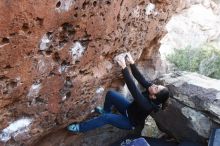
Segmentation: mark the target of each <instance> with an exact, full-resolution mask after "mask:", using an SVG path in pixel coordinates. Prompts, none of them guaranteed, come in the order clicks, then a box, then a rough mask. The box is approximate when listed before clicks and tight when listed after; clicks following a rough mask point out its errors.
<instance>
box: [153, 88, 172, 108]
mask: <svg viewBox="0 0 220 146" xmlns="http://www.w3.org/2000/svg"><path fill="white" fill-rule="evenodd" d="M155 96H156V99H155V101H154V103H156V104H157V105H159V104H162V110H165V109H166V107H167V106H168V99H169V96H170V92H169V90H168V88H167V87H165V88H163V89H162V90H161V91H160V92H158V93H157V94H156V95H155Z"/></svg>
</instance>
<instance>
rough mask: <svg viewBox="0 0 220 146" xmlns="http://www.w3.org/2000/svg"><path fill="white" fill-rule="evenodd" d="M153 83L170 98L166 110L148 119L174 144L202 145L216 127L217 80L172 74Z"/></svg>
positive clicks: (219, 106) (219, 111)
mask: <svg viewBox="0 0 220 146" xmlns="http://www.w3.org/2000/svg"><path fill="white" fill-rule="evenodd" d="M155 82H156V83H159V84H163V85H166V86H167V87H168V88H169V90H170V92H171V94H172V97H171V98H170V101H169V102H170V104H169V107H168V109H167V110H166V111H161V112H159V113H157V114H153V115H152V116H153V117H154V119H155V120H156V123H157V125H158V126H159V128H160V129H161V130H162V131H166V132H167V133H168V134H170V135H172V136H174V137H176V138H177V139H178V140H183V139H188V140H192V141H198V142H204V143H205V142H206V140H207V138H209V136H210V132H211V129H212V128H215V127H219V126H220V100H219V95H220V86H219V85H220V80H216V79H211V78H208V77H205V76H203V75H200V74H197V73H188V72H178V73H177V72H176V73H170V74H166V75H164V76H162V77H160V78H159V79H157V80H156V81H155Z"/></svg>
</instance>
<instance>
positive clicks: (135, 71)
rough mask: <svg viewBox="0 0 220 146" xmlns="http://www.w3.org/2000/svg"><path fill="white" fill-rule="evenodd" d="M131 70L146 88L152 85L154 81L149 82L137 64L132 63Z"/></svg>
mask: <svg viewBox="0 0 220 146" xmlns="http://www.w3.org/2000/svg"><path fill="white" fill-rule="evenodd" d="M130 67H131V72H132V74H133V76H134V77H135V79H136V80H137V81H138V82H139V83H140V84H141V85H142V86H143V87H145V88H148V87H150V86H151V85H152V83H150V82H148V81H147V80H146V79H145V78H144V76H143V75H142V74H141V73H140V71H139V70H138V69H137V67H136V65H135V64H130Z"/></svg>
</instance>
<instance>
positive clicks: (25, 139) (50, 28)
mask: <svg viewBox="0 0 220 146" xmlns="http://www.w3.org/2000/svg"><path fill="white" fill-rule="evenodd" d="M177 5H178V1H177V0H172V1H159V0H158V1H157V0H155V1H151V3H150V1H149V0H143V1H140V0H127V1H124V0H112V1H109V0H104V1H101V0H98V1H97V0H89V1H85V0H78V1H75V0H60V1H58V0H41V1H35V0H24V1H20V0H13V1H6V0H2V1H0V123H1V124H0V130H1V132H0V133H1V137H0V138H1V139H0V141H1V144H6V145H22V144H25V145H33V143H36V142H38V141H40V140H41V139H42V138H44V137H45V136H46V137H50V138H51V141H50V142H51V145H53V139H59V140H60V141H63V139H64V138H66V139H67V137H68V136H67V137H66V136H63V135H68V134H67V133H65V132H64V130H63V128H65V127H66V126H67V125H68V124H69V123H71V122H78V121H81V120H84V119H86V118H87V116H88V115H89V114H90V111H91V110H92V109H93V108H94V107H95V106H96V105H97V104H100V103H101V102H102V101H103V97H104V95H105V93H106V91H107V89H108V88H109V87H110V86H111V87H112V86H114V84H116V83H117V80H118V79H120V77H121V76H120V69H119V67H118V66H116V65H115V64H114V62H113V57H114V56H115V55H117V54H118V53H121V52H124V51H130V52H131V53H132V54H133V56H134V58H135V59H138V58H140V60H142V61H143V62H145V61H146V60H148V61H152V62H158V63H160V61H159V60H158V58H157V56H156V55H157V52H158V44H157V43H158V40H159V39H160V38H161V37H162V36H163V34H164V26H165V24H166V23H167V21H168V20H169V18H170V17H171V15H172V14H173V12H174V11H175V9H176V7H177ZM155 56H156V57H155ZM152 62H149V64H153V63H152ZM22 119H29V121H28V122H27V123H28V124H27V123H23V124H21V125H23V126H20V127H19V126H18V127H13V125H12V127H13V128H12V129H13V130H11V131H10V132H8V129H10V128H9V127H10V125H11V124H13V123H17V122H18V121H19V122H20V121H22V122H23V120H22ZM73 137H74V136H70V138H73ZM81 138H83V136H81ZM54 143H55V142H54ZM65 144H66V145H67V143H65Z"/></svg>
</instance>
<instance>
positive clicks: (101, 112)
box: [95, 106, 108, 114]
mask: <svg viewBox="0 0 220 146" xmlns="http://www.w3.org/2000/svg"><path fill="white" fill-rule="evenodd" d="M95 112H96V113H99V114H106V113H108V112H106V111H105V110H104V109H103V107H101V106H97V107H95Z"/></svg>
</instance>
